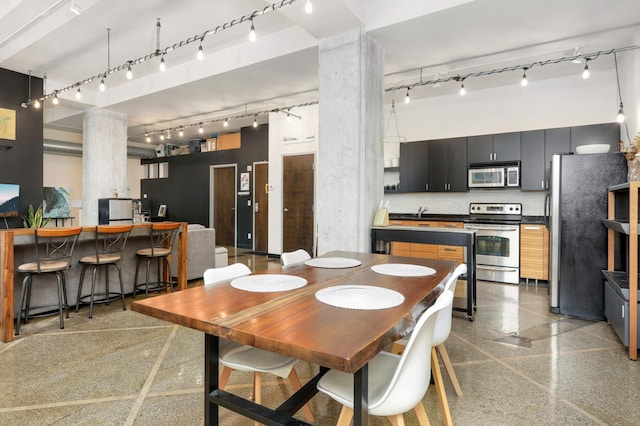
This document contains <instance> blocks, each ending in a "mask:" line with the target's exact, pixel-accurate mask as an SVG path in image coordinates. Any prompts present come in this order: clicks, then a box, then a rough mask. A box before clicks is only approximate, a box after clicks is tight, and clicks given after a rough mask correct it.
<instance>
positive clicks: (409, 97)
mask: <svg viewBox="0 0 640 426" xmlns="http://www.w3.org/2000/svg"><path fill="white" fill-rule="evenodd" d="M409 102H411V96H409V89H407V95H406V96H405V97H404V103H405V104H408V103H409Z"/></svg>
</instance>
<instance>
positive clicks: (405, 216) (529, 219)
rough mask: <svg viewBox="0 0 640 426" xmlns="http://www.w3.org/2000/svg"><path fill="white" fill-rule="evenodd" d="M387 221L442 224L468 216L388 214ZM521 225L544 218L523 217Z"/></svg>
mask: <svg viewBox="0 0 640 426" xmlns="http://www.w3.org/2000/svg"><path fill="white" fill-rule="evenodd" d="M389 220H431V221H442V222H468V221H469V215H468V214H429V213H423V214H422V215H421V216H420V217H418V215H417V214H416V213H389ZM522 223H544V216H523V217H522Z"/></svg>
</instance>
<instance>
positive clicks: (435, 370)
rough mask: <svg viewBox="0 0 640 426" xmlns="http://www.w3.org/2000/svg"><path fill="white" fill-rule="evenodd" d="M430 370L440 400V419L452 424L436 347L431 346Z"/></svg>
mask: <svg viewBox="0 0 640 426" xmlns="http://www.w3.org/2000/svg"><path fill="white" fill-rule="evenodd" d="M431 372H432V374H433V382H434V383H435V385H436V391H437V393H438V401H439V402H440V411H442V421H443V422H444V424H445V425H446V426H452V425H453V420H452V419H451V411H450V410H449V401H447V393H446V391H445V390H444V383H443V382H442V373H441V372H440V364H439V363H438V356H437V355H436V348H435V347H434V348H431Z"/></svg>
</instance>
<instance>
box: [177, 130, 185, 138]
mask: <svg viewBox="0 0 640 426" xmlns="http://www.w3.org/2000/svg"><path fill="white" fill-rule="evenodd" d="M178 134H179V135H180V137H183V136H184V131H183V130H182V129H180V132H178Z"/></svg>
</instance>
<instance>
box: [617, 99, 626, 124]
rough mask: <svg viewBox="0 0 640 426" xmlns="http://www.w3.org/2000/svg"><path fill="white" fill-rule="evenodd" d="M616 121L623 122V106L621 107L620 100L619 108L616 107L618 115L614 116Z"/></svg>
mask: <svg viewBox="0 0 640 426" xmlns="http://www.w3.org/2000/svg"><path fill="white" fill-rule="evenodd" d="M616 121H617V122H618V123H624V108H623V107H622V102H620V108H618V116H617V117H616Z"/></svg>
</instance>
